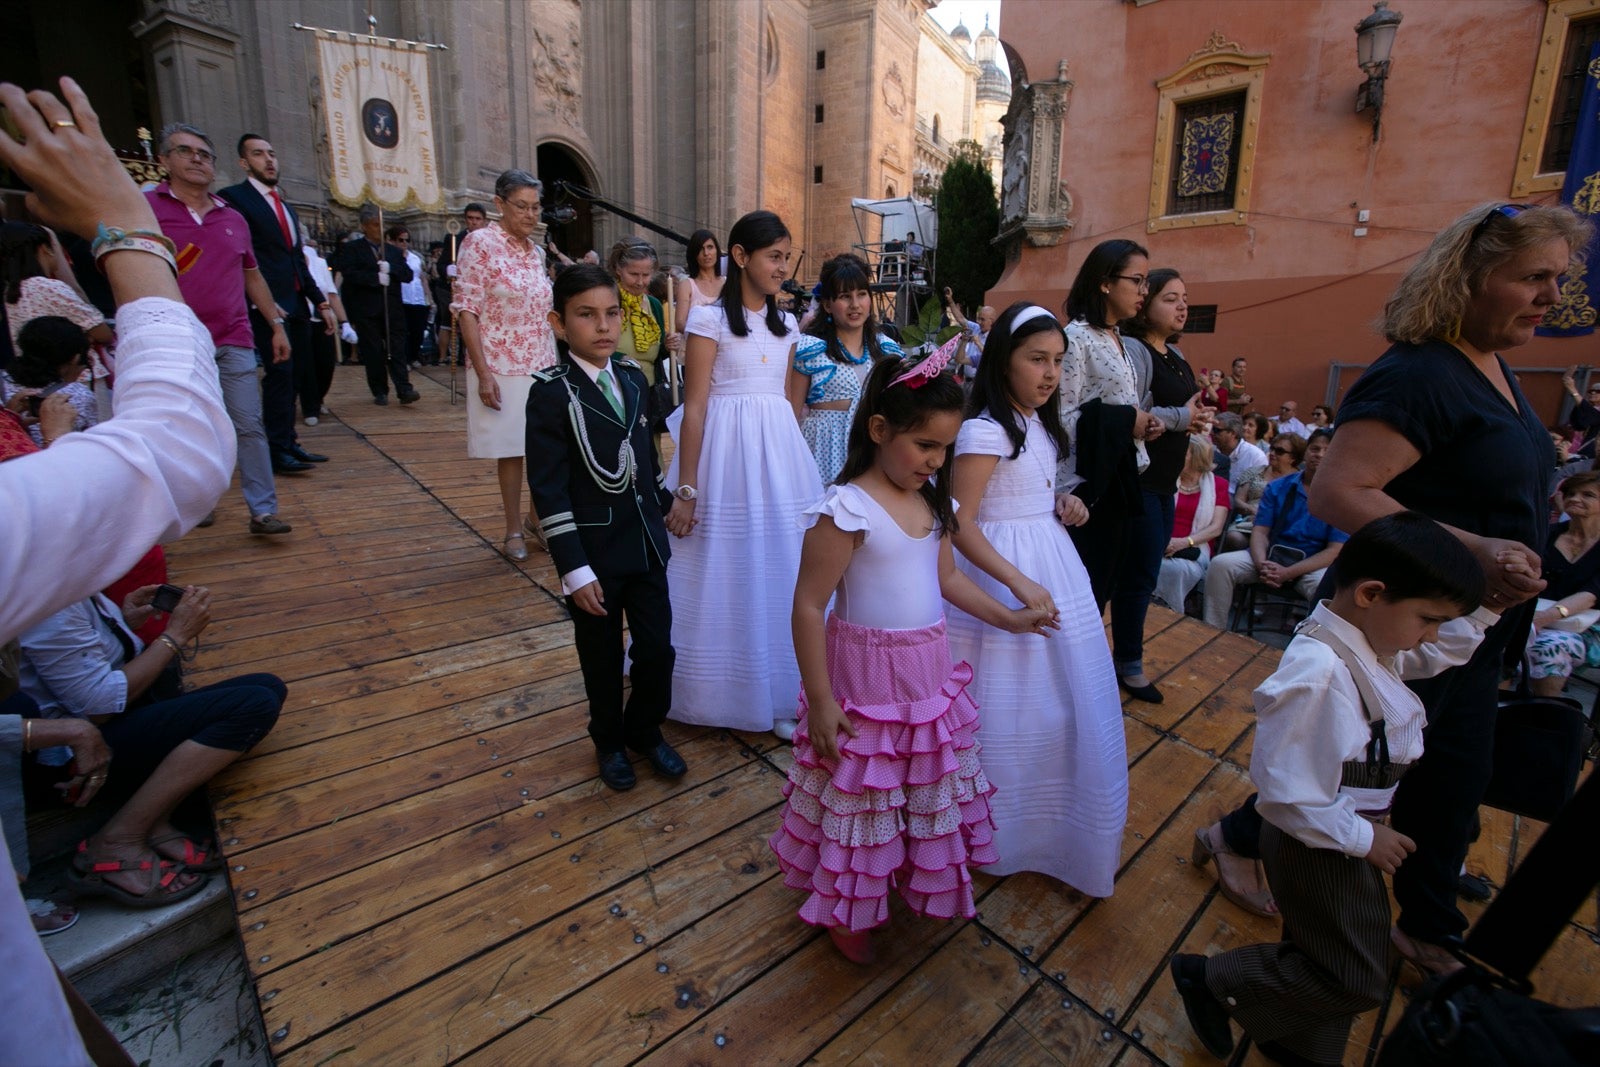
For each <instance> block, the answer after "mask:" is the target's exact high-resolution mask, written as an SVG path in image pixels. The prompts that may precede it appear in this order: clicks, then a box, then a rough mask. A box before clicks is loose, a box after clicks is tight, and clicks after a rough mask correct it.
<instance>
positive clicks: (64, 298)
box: [6, 274, 106, 345]
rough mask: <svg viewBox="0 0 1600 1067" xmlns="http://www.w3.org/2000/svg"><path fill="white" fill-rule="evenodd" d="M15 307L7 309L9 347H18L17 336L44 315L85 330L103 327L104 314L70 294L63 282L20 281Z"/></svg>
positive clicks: (31, 279) (69, 287)
mask: <svg viewBox="0 0 1600 1067" xmlns="http://www.w3.org/2000/svg"><path fill="white" fill-rule="evenodd" d="M18 288H19V289H20V290H21V292H20V293H19V294H18V298H17V302H16V303H15V304H7V305H6V321H7V323H8V325H10V327H11V343H12V344H13V345H15V344H16V343H17V333H18V331H20V330H21V329H22V327H23V326H24V325H25V324H27V323H29V322H32V321H33V320H34V319H37V318H42V317H44V316H45V315H59V316H61V317H62V318H64V319H68V320H70V321H72V322H73V323H75V324H76V325H78V326H80V327H82V328H83V329H84V330H92V329H94V328H95V327H96V326H100V325H102V324H104V323H105V321H106V317H105V314H104V313H103V312H101V310H100V309H99V308H97V307H95V306H94V305H93V304H91V303H89V302H87V301H86V300H84V299H83V297H81V296H79V295H78V294H77V293H75V292H73V291H72V286H70V285H68V284H67V283H66V282H58V281H56V280H55V279H54V278H46V277H45V276H44V275H42V274H40V275H35V276H34V277H32V278H24V279H22V283H21V285H20V286H19V287H18Z"/></svg>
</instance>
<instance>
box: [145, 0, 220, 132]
mask: <svg viewBox="0 0 1600 1067" xmlns="http://www.w3.org/2000/svg"><path fill="white" fill-rule="evenodd" d="M236 27H237V23H236V22H235V20H234V16H233V11H232V10H231V8H230V7H229V3H228V0H146V3H145V15H144V17H143V18H141V19H140V20H139V21H138V22H135V23H134V24H133V26H132V32H133V36H134V38H135V39H137V40H138V41H140V42H141V43H142V44H143V45H144V47H145V54H146V56H148V58H149V64H150V73H151V75H152V79H151V80H152V82H153V84H154V85H155V92H156V110H157V114H158V115H159V117H160V121H161V123H163V124H165V123H168V122H190V123H193V124H194V125H196V126H199V127H200V128H201V129H203V130H205V131H206V132H207V133H209V134H211V135H212V137H213V138H216V137H222V138H224V139H226V138H227V131H230V130H239V129H243V128H244V126H245V114H244V109H243V107H242V106H241V101H242V99H243V93H242V91H241V80H240V79H241V71H240V69H239V48H238V45H239V33H238V30H237V28H236ZM219 147H221V146H219ZM223 150H224V151H226V150H227V149H226V148H224V149H223Z"/></svg>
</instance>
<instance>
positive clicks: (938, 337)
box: [900, 297, 961, 352]
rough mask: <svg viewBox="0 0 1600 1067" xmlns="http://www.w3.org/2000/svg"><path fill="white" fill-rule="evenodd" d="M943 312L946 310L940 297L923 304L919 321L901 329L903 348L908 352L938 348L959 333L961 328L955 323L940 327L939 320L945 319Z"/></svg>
mask: <svg viewBox="0 0 1600 1067" xmlns="http://www.w3.org/2000/svg"><path fill="white" fill-rule="evenodd" d="M943 312H944V308H943V306H942V305H941V304H940V301H939V298H938V297H933V298H932V299H930V300H928V301H927V302H926V303H925V304H923V305H922V310H920V311H918V312H917V321H916V322H909V323H907V324H906V325H904V326H902V327H900V339H901V341H902V346H901V347H903V348H904V349H905V350H906V351H908V352H910V351H913V350H918V349H931V348H938V347H939V346H940V345H942V344H944V343H945V342H946V341H948V340H950V338H952V337H954V336H955V335H956V334H957V333H959V332H960V331H961V328H960V327H959V326H956V325H955V324H953V323H952V324H950V325H948V326H944V327H940V325H939V320H940V318H942V317H943Z"/></svg>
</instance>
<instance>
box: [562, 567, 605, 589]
mask: <svg viewBox="0 0 1600 1067" xmlns="http://www.w3.org/2000/svg"><path fill="white" fill-rule="evenodd" d="M599 580H600V579H599V578H597V577H596V576H595V573H594V568H593V567H588V566H584V567H579V568H578V569H577V570H575V571H568V572H567V573H566V574H563V575H562V576H561V595H562V596H571V595H572V594H573V593H576V592H577V591H578V590H580V589H582V588H583V587H584V586H586V585H588V584H589V583H590V582H598V581H599Z"/></svg>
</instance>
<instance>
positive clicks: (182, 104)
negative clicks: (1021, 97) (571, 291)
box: [0, 0, 994, 277]
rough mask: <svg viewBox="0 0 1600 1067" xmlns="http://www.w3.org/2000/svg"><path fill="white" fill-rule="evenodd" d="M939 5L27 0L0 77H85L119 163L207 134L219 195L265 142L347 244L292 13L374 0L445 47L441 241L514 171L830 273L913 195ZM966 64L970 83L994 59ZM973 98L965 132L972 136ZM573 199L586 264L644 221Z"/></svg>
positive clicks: (290, 186)
mask: <svg viewBox="0 0 1600 1067" xmlns="http://www.w3.org/2000/svg"><path fill="white" fill-rule="evenodd" d="M933 3H934V0H370V2H369V0H19V2H17V3H11V4H5V5H0V9H3V12H0V71H3V74H4V76H5V77H7V78H11V79H14V80H17V81H20V82H23V83H27V84H44V83H46V82H49V81H53V80H54V79H55V78H56V77H58V76H59V75H61V74H71V75H73V76H74V77H76V78H78V79H79V80H80V81H81V82H82V83H83V84H84V85H85V87H86V88H87V89H88V91H89V94H90V97H91V99H92V100H93V101H94V102H95V104H96V106H97V107H98V108H100V109H101V113H102V116H103V118H104V123H105V127H106V130H107V133H108V135H109V136H110V137H111V138H112V140H113V143H114V144H115V145H116V146H117V147H118V148H119V150H122V151H124V152H137V151H139V150H140V149H139V144H138V140H139V139H138V135H137V131H138V130H139V129H141V128H143V129H147V130H156V129H159V127H160V126H161V124H162V123H164V122H169V121H173V120H183V121H187V122H192V123H194V124H195V125H198V126H201V127H202V128H204V129H205V130H207V131H208V133H210V135H211V137H212V138H213V140H214V141H215V142H216V144H217V147H218V150H219V152H220V154H221V157H222V158H221V160H220V161H219V164H218V168H217V177H218V184H219V185H221V184H227V183H230V182H232V181H235V180H237V177H238V173H239V172H238V170H237V165H236V164H235V162H234V155H235V153H234V142H235V141H236V139H237V138H238V136H239V135H240V134H241V133H244V132H246V131H250V132H255V133H259V134H261V135H263V136H265V137H267V138H268V139H269V140H271V141H272V143H273V145H274V146H275V148H276V149H277V152H278V156H279V159H280V164H281V167H282V174H283V178H282V188H283V190H284V192H285V194H286V197H287V198H288V199H289V200H290V201H291V202H293V203H294V204H295V205H296V206H297V207H299V208H300V209H301V211H302V213H303V216H304V217H305V218H307V219H308V220H310V223H309V224H310V225H311V226H312V228H313V231H314V232H315V233H316V234H317V235H318V236H319V237H321V238H322V239H324V240H332V239H333V238H334V237H335V236H336V235H338V234H341V233H342V232H344V231H345V230H346V229H347V228H348V226H349V225H350V222H351V220H352V218H353V213H351V212H349V211H347V210H346V209H343V208H339V207H337V206H336V205H333V204H332V203H331V201H330V200H329V198H328V197H327V194H326V185H325V182H324V181H323V180H322V179H321V177H320V176H321V175H322V174H324V173H325V172H326V152H327V147H326V143H325V138H324V136H323V134H322V126H321V114H320V103H319V86H318V82H317V76H318V75H317V67H316V60H315V49H314V47H313V45H312V42H311V35H310V34H309V33H305V32H302V31H299V30H297V29H296V28H295V24H297V23H298V24H301V25H304V26H313V27H322V28H327V29H336V30H342V31H364V30H366V29H368V26H369V24H368V21H367V20H368V13H369V10H370V13H371V16H372V17H373V18H374V19H375V22H374V23H372V24H371V29H372V31H373V32H375V33H376V34H377V35H378V36H379V37H395V38H403V39H409V40H417V41H429V42H438V43H441V44H444V45H446V46H447V47H446V48H444V49H439V50H437V51H434V52H433V53H432V54H431V59H430V74H431V81H432V92H433V101H432V105H433V115H434V125H435V136H436V143H437V145H438V147H439V154H440V163H441V175H442V179H443V185H444V189H445V204H446V207H445V210H444V211H442V212H436V213H421V214H418V213H413V214H409V215H403V216H402V218H403V219H404V221H405V222H406V223H407V225H409V226H410V227H411V229H412V230H413V232H414V233H415V234H417V235H418V236H420V237H423V238H434V237H439V236H442V234H443V232H444V224H445V221H446V219H447V218H450V217H454V216H456V215H457V214H458V212H459V209H460V207H461V205H463V204H465V203H467V202H468V201H473V200H477V201H482V202H486V203H487V202H489V200H490V195H491V192H492V189H493V184H494V178H495V176H496V175H497V174H499V173H500V172H501V171H502V170H504V169H506V168H508V167H512V166H518V167H523V168H527V169H532V170H535V171H536V172H537V173H538V174H539V175H540V176H541V178H543V179H545V181H546V183H547V184H550V183H552V182H553V181H555V180H565V181H568V182H572V183H574V184H575V185H577V186H581V187H583V188H586V189H588V190H591V191H593V192H594V193H597V194H599V195H601V196H603V197H605V198H606V199H608V200H610V201H611V202H613V203H615V204H616V205H618V206H620V207H623V208H626V209H628V210H631V211H633V212H635V213H637V214H639V215H641V216H643V217H646V218H649V219H651V220H654V221H656V222H658V223H660V224H662V225H664V226H666V227H668V228H670V229H673V230H676V231H677V232H678V233H680V234H684V235H687V234H688V233H690V232H691V231H692V230H694V229H695V228H697V227H699V226H708V227H710V228H712V229H713V230H716V231H718V232H720V233H725V232H726V230H727V228H728V226H729V225H730V224H731V223H732V222H733V221H734V219H736V218H737V217H738V216H739V215H740V214H742V213H743V212H745V211H748V210H751V209H753V208H756V207H765V208H770V209H771V210H774V211H777V212H778V213H779V214H781V215H782V216H783V217H784V219H785V220H786V221H787V222H788V223H789V225H790V227H791V229H792V230H793V232H794V237H795V248H796V250H797V255H798V253H799V252H801V251H803V252H804V253H805V255H806V259H805V261H804V263H802V264H800V265H799V268H798V271H797V273H798V274H799V275H800V276H801V277H814V276H815V271H816V268H817V267H818V266H820V264H821V261H822V259H823V258H825V257H826V256H827V255H828V254H831V253H833V252H836V251H842V250H845V249H848V248H849V246H850V245H851V244H853V243H854V242H855V241H856V240H858V237H857V235H856V227H855V222H854V220H853V219H852V217H851V213H850V210H849V202H850V199H851V198H852V197H877V196H883V195H884V194H885V192H886V191H891V190H892V191H893V192H894V193H895V195H905V194H908V193H911V192H912V191H913V188H914V184H915V174H914V170H915V167H916V161H917V159H918V147H917V118H918V113H919V108H918V105H917V100H916V94H917V91H918V85H919V68H918V62H919V49H921V50H922V51H924V52H925V53H926V51H927V49H926V46H925V45H924V44H922V39H923V38H924V37H925V36H926V35H928V34H930V33H932V34H937V35H940V36H947V35H944V34H943V31H942V30H940V29H939V28H938V26H937V24H936V23H934V22H933V20H932V19H931V18H929V17H927V12H928V10H929V9H930V8H931V7H932V6H933ZM961 47H962V48H965V41H962V42H961ZM946 51H949V50H948V49H947V50H946ZM950 61H951V62H953V63H954V62H956V60H955V59H954V58H952V59H951V60H950ZM966 64H967V68H968V71H969V74H970V77H969V78H968V80H969V82H970V83H971V84H972V85H973V87H974V91H976V81H977V78H976V74H977V72H978V68H977V65H976V64H974V63H973V62H972V61H971V60H970V59H969V60H967V61H966ZM957 65H959V64H957ZM993 83H994V79H993V77H992V76H991V77H990V78H989V87H990V89H991V90H992V89H993V88H994V84H993ZM990 95H991V97H992V96H993V93H992V91H991V93H990ZM991 105H992V101H991ZM991 105H986V106H991ZM924 110H925V109H924ZM967 111H968V115H967V121H966V122H965V123H964V124H963V132H962V136H974V132H973V123H972V115H974V114H976V111H975V110H974V109H973V108H972V107H971V106H970V105H969V106H968V108H967ZM930 132H931V131H930ZM946 140H947V141H948V140H949V139H948V138H946ZM925 147H926V146H925ZM925 155H926V153H924V156H925ZM557 199H559V197H558V196H557V195H554V194H552V193H549V192H547V194H546V200H547V202H552V201H555V200H557ZM570 203H571V204H572V206H574V207H575V208H576V209H577V217H576V218H575V219H574V221H573V222H571V223H568V224H565V225H564V226H559V227H556V228H554V229H553V230H552V234H553V236H554V237H555V238H556V240H557V241H558V242H559V243H561V244H562V246H563V248H564V249H567V250H570V251H572V252H573V254H574V255H578V254H580V253H581V252H582V251H583V250H584V248H587V247H595V248H598V249H600V250H601V251H602V252H603V251H604V249H605V248H606V247H607V246H608V245H609V244H610V242H611V241H612V240H614V239H615V238H617V237H618V236H620V235H622V234H625V233H633V232H647V231H643V230H641V228H640V227H639V226H637V225H636V224H635V223H633V222H630V221H629V220H627V219H624V218H621V217H619V216H618V215H616V214H614V213H612V212H610V211H608V210H605V209H603V208H599V207H596V206H594V205H591V204H589V203H587V202H584V201H581V200H572V201H570ZM652 236H653V235H652ZM868 236H869V239H876V237H877V235H876V234H872V235H868ZM656 242H657V244H658V246H659V247H660V248H661V250H662V252H663V258H664V261H665V262H667V263H669V264H675V263H679V262H681V255H682V254H681V250H680V249H678V248H677V247H676V246H675V245H673V243H672V242H670V241H669V240H667V239H665V238H659V237H658V238H656Z"/></svg>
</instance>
